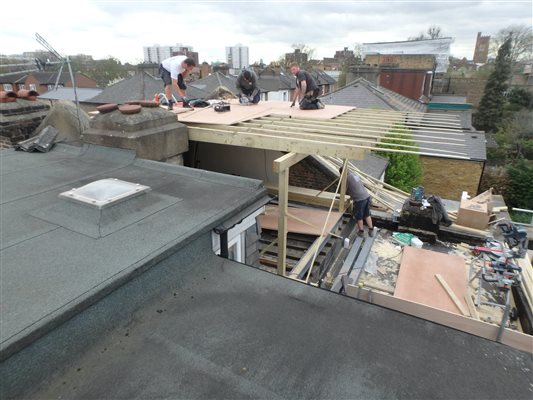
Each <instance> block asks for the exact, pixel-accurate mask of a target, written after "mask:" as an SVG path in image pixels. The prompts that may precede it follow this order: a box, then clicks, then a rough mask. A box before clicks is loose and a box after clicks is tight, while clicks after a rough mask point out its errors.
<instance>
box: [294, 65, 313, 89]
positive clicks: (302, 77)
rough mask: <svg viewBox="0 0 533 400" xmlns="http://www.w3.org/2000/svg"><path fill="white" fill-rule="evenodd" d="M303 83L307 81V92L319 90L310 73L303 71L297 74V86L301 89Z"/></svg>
mask: <svg viewBox="0 0 533 400" xmlns="http://www.w3.org/2000/svg"><path fill="white" fill-rule="evenodd" d="M303 81H305V82H306V84H307V88H306V89H305V91H306V92H309V91H312V90H315V89H318V86H317V84H316V81H315V78H313V77H312V76H311V74H310V73H309V72H307V71H304V70H303V69H301V70H300V71H298V73H297V74H296V86H298V89H300V88H301V84H302V82H303Z"/></svg>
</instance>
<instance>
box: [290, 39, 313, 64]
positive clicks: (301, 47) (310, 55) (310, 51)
mask: <svg viewBox="0 0 533 400" xmlns="http://www.w3.org/2000/svg"><path fill="white" fill-rule="evenodd" d="M291 47H292V48H293V49H294V50H296V49H299V50H300V52H302V53H305V54H307V61H309V60H312V59H313V57H314V55H315V51H316V49H315V48H312V47H310V46H308V45H306V44H304V43H293V44H292V45H291Z"/></svg>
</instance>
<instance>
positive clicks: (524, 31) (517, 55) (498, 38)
mask: <svg viewBox="0 0 533 400" xmlns="http://www.w3.org/2000/svg"><path fill="white" fill-rule="evenodd" d="M509 37H511V38H512V40H511V51H510V58H511V61H512V63H516V62H517V61H519V60H521V59H528V58H531V56H532V48H533V31H532V29H531V26H526V25H511V26H508V27H507V28H503V29H500V30H499V31H498V33H497V34H496V35H494V37H493V38H492V39H491V41H490V49H491V54H492V55H495V54H497V52H498V49H499V48H500V47H501V46H502V45H503V43H504V42H505V41H506V40H507V39H508V38H509Z"/></svg>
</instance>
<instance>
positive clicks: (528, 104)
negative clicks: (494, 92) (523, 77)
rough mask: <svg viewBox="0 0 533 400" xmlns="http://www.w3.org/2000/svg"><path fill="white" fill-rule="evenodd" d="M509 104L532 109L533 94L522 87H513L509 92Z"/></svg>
mask: <svg viewBox="0 0 533 400" xmlns="http://www.w3.org/2000/svg"><path fill="white" fill-rule="evenodd" d="M507 99H508V100H509V103H510V104H512V105H514V106H516V107H518V108H519V109H520V108H527V109H529V110H531V109H533V94H532V93H531V92H529V91H528V90H526V89H524V88H522V87H514V88H512V89H511V91H510V92H509V94H508V96H507Z"/></svg>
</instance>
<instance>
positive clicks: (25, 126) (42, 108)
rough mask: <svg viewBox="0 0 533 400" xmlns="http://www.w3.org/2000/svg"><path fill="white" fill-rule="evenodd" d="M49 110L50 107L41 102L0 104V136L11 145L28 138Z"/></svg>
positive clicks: (22, 101)
mask: <svg viewBox="0 0 533 400" xmlns="http://www.w3.org/2000/svg"><path fill="white" fill-rule="evenodd" d="M49 110H50V106H49V105H48V104H46V103H43V102H41V101H28V100H23V99H17V101H16V102H14V103H0V116H1V118H0V136H2V137H3V138H4V139H3V140H4V141H7V140H9V141H10V142H11V144H16V143H18V142H20V141H22V140H26V139H28V138H30V137H31V136H32V134H33V133H34V132H35V129H36V128H37V127H38V126H39V124H40V123H41V121H42V120H43V119H44V118H45V117H46V115H47V114H48V111H49Z"/></svg>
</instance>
